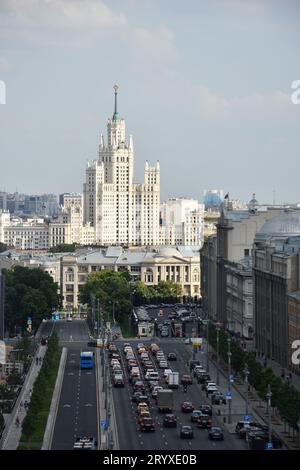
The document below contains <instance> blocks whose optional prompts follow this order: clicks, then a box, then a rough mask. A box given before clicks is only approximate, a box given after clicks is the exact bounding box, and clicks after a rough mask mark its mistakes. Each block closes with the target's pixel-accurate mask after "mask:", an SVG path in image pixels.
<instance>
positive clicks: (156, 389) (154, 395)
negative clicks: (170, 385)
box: [151, 385, 164, 398]
mask: <svg viewBox="0 0 300 470" xmlns="http://www.w3.org/2000/svg"><path fill="white" fill-rule="evenodd" d="M163 389H164V388H163V387H161V386H160V385H158V386H157V387H154V388H153V390H152V392H151V395H152V396H153V398H154V397H157V393H158V391H160V390H163Z"/></svg>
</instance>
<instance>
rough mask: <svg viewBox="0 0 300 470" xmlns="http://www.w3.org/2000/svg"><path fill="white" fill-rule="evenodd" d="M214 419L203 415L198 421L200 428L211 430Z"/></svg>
mask: <svg viewBox="0 0 300 470" xmlns="http://www.w3.org/2000/svg"><path fill="white" fill-rule="evenodd" d="M211 425H212V419H211V417H210V416H209V415H205V414H201V415H200V416H199V417H198V419H197V426H198V428H210V427H211Z"/></svg>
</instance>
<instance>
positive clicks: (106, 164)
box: [83, 87, 160, 245]
mask: <svg viewBox="0 0 300 470" xmlns="http://www.w3.org/2000/svg"><path fill="white" fill-rule="evenodd" d="M133 174H134V148H133V138H132V136H131V135H130V136H129V139H128V141H127V142H126V133H125V121H124V119H121V118H120V117H119V114H118V112H117V87H115V111H114V115H113V117H112V119H109V120H108V124H107V143H105V140H104V137H103V135H102V134H101V138H100V146H99V158H98V160H93V161H90V162H88V164H87V168H86V181H85V183H84V187H83V201H84V202H83V221H84V224H88V223H90V224H91V226H92V227H94V229H95V243H97V244H99V245H116V244H122V245H147V244H148V245H149V244H158V243H159V207H160V168H159V163H158V162H157V163H156V165H155V166H150V165H149V164H148V162H146V165H145V179H144V183H143V184H135V183H134V182H133Z"/></svg>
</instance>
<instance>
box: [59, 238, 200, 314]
mask: <svg viewBox="0 0 300 470" xmlns="http://www.w3.org/2000/svg"><path fill="white" fill-rule="evenodd" d="M106 268H108V269H113V270H115V271H120V270H123V269H127V270H128V272H129V274H130V276H131V279H132V280H133V281H142V282H144V283H145V284H146V285H148V286H151V285H155V284H157V283H158V282H159V281H168V280H171V281H174V282H178V283H179V284H180V285H181V286H182V290H183V294H184V295H185V296H189V297H197V298H199V297H200V265H199V252H198V251H194V250H193V249H192V248H191V247H186V246H176V247H167V246H153V247H139V248H137V247H136V248H135V247H132V248H129V249H124V248H122V247H120V246H114V247H103V248H98V249H90V250H87V251H86V252H85V253H78V254H74V255H73V254H68V255H65V256H62V258H61V294H62V298H63V306H64V307H66V308H70V309H72V308H78V305H79V304H78V295H79V293H80V289H81V288H82V287H83V286H84V284H85V282H86V279H87V276H88V274H89V273H92V272H96V271H99V270H101V269H106Z"/></svg>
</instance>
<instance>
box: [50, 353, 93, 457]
mask: <svg viewBox="0 0 300 470" xmlns="http://www.w3.org/2000/svg"><path fill="white" fill-rule="evenodd" d="M80 350H81V349H80V346H79V345H76V346H74V347H72V348H70V349H68V352H67V361H66V367H65V373H64V378H63V384H62V390H61V395H60V400H59V406H58V412H57V416H56V421H55V427H54V433H53V440H52V449H72V448H73V444H74V442H75V440H76V437H81V436H93V437H95V438H96V440H97V439H98V436H97V414H98V413H97V395H96V393H97V387H96V377H95V368H94V369H92V370H81V369H80ZM88 372H90V374H88ZM87 404H89V405H91V406H86V405H87Z"/></svg>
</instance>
